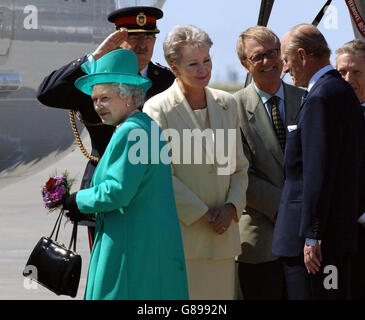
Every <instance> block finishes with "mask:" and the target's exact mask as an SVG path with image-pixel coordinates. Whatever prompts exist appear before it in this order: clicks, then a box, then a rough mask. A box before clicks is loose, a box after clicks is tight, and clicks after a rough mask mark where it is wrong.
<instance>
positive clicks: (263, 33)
mask: <svg viewBox="0 0 365 320" xmlns="http://www.w3.org/2000/svg"><path fill="white" fill-rule="evenodd" d="M247 39H253V40H256V41H257V42H258V43H260V44H263V43H264V42H265V41H267V40H272V41H274V42H275V44H276V45H277V46H278V49H279V50H280V39H279V38H278V36H277V35H276V34H275V33H274V32H273V31H272V30H271V29H269V28H267V27H264V26H254V27H251V28H248V29H247V30H246V31H243V32H242V33H241V34H240V35H239V38H238V41H237V46H236V51H237V55H238V58H239V59H240V60H241V61H242V60H246V59H247V56H246V49H245V40H247Z"/></svg>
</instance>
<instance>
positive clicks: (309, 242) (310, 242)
mask: <svg viewBox="0 0 365 320" xmlns="http://www.w3.org/2000/svg"><path fill="white" fill-rule="evenodd" d="M317 241H318V243H319V244H321V242H322V241H321V240H317V239H309V238H305V244H306V245H307V246H311V247H314V246H315V245H316V242H317Z"/></svg>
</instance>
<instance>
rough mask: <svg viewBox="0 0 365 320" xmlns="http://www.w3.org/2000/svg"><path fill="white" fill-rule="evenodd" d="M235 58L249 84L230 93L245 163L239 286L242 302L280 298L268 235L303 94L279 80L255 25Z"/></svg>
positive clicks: (275, 48)
mask: <svg viewBox="0 0 365 320" xmlns="http://www.w3.org/2000/svg"><path fill="white" fill-rule="evenodd" d="M237 54H238V57H239V59H240V61H241V63H242V65H243V66H244V68H245V69H246V70H247V72H248V73H250V74H251V75H252V79H253V82H252V83H251V84H250V85H249V86H248V87H246V88H244V89H242V90H240V91H238V92H236V93H235V97H236V100H237V102H238V114H239V116H240V126H241V130H242V139H243V147H244V152H245V155H246V157H247V158H248V160H249V163H250V167H249V170H248V176H249V184H248V189H247V195H246V196H247V206H246V210H245V212H244V213H243V215H242V217H241V219H240V223H239V227H240V236H241V246H242V253H241V255H240V256H239V257H238V262H239V266H238V275H239V281H240V287H241V291H242V295H243V298H244V299H249V300H260V299H270V300H271V299H283V298H285V280H284V274H283V270H282V266H281V264H280V263H279V261H278V260H277V258H276V257H274V256H273V255H272V253H271V245H272V235H273V230H274V224H275V220H276V215H277V212H278V208H279V201H280V195H281V191H282V187H283V184H284V148H285V138H286V132H287V126H288V125H290V124H291V123H294V120H295V117H296V115H297V112H298V111H299V108H300V103H301V99H302V96H303V94H304V90H302V89H300V88H296V87H294V86H292V85H288V84H286V83H284V82H283V81H281V79H280V76H281V72H282V67H283V65H282V61H281V59H280V40H279V38H278V37H277V36H276V35H275V33H274V32H272V31H271V30H270V29H268V28H266V27H263V26H255V27H251V28H249V29H247V30H246V31H244V32H243V33H242V34H241V35H240V36H239V39H238V43H237Z"/></svg>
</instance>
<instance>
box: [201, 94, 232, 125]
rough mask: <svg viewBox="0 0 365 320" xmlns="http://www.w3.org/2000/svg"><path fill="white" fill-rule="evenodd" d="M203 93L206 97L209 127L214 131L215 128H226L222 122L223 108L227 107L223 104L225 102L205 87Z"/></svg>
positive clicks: (223, 117)
mask: <svg viewBox="0 0 365 320" xmlns="http://www.w3.org/2000/svg"><path fill="white" fill-rule="evenodd" d="M205 95H206V98H207V105H208V115H209V121H210V127H211V128H212V129H213V131H214V132H216V130H217V129H223V128H226V126H224V124H223V119H226V117H225V116H224V114H223V112H224V108H228V107H227V106H225V104H224V103H223V102H222V101H220V99H219V98H218V97H217V96H216V95H214V92H213V91H211V90H210V89H209V88H205Z"/></svg>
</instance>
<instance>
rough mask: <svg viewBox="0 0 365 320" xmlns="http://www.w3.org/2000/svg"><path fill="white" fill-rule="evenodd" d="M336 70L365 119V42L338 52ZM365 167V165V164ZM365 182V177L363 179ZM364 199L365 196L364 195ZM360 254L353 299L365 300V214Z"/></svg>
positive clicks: (355, 42) (354, 267)
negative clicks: (352, 94)
mask: <svg viewBox="0 0 365 320" xmlns="http://www.w3.org/2000/svg"><path fill="white" fill-rule="evenodd" d="M336 68H337V70H338V72H339V73H340V74H341V76H342V78H343V79H345V80H346V81H347V82H348V83H349V84H351V86H352V88H353V89H354V90H355V93H356V95H357V97H358V98H359V100H360V103H361V105H362V110H363V113H364V117H365V41H363V40H360V39H355V40H352V41H349V42H347V43H345V44H344V45H343V46H342V47H341V48H339V49H337V50H336ZM364 139H365V137H364ZM364 165H365V164H364ZM363 179H364V180H365V177H364V178H363ZM363 192H365V190H363ZM363 197H364V195H363ZM358 231H359V241H358V245H359V248H358V252H357V253H356V254H355V255H354V256H353V259H352V269H351V271H352V279H353V281H352V298H353V299H365V213H364V210H362V211H360V217H359V219H358Z"/></svg>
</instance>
